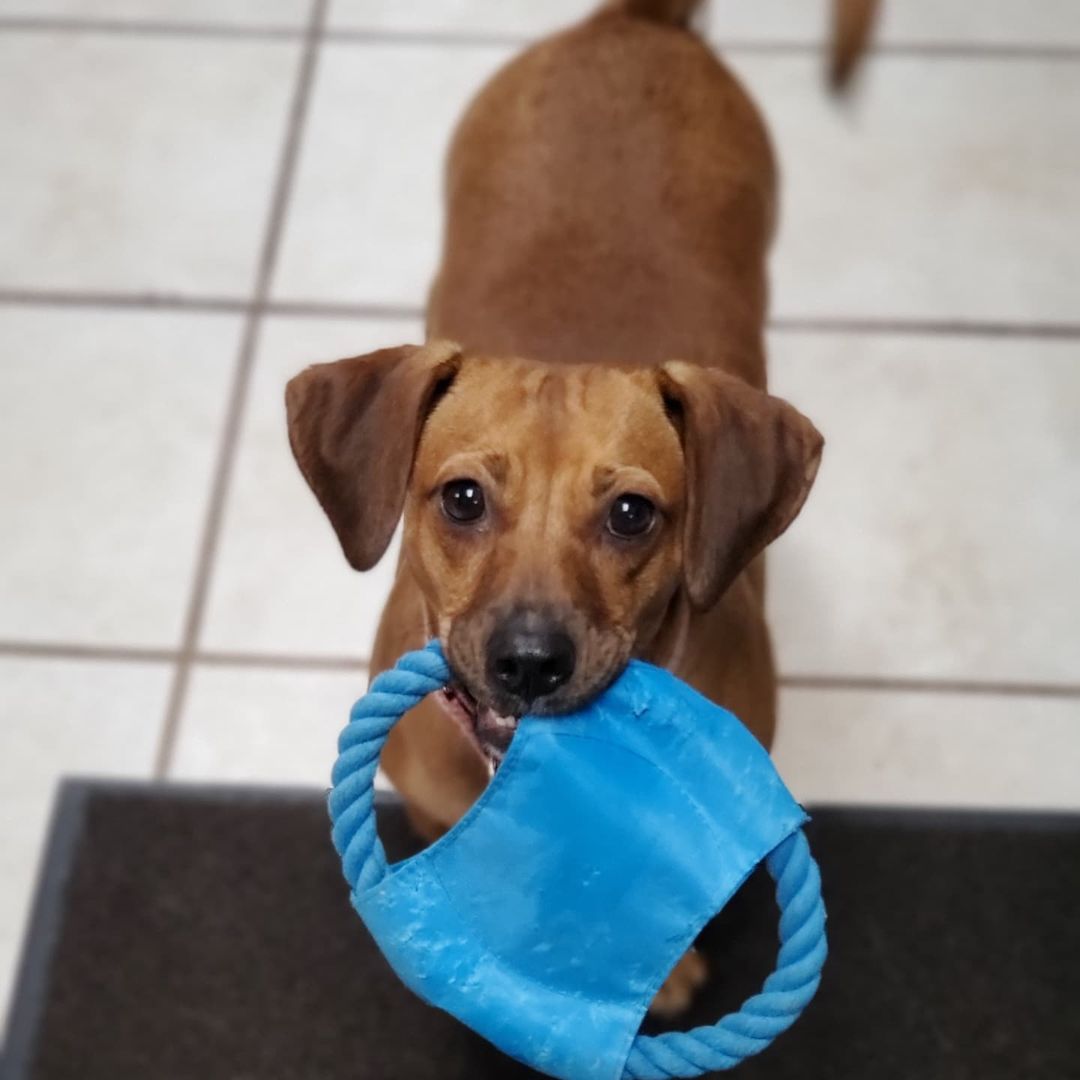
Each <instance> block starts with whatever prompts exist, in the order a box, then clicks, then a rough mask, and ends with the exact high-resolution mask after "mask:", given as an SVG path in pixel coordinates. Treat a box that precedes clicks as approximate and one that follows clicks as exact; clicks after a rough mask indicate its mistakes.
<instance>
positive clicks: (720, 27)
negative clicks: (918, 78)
mask: <svg viewBox="0 0 1080 1080" xmlns="http://www.w3.org/2000/svg"><path fill="white" fill-rule="evenodd" d="M114 2H115V0H114ZM597 7H599V3H598V2H590V0H548V2H547V3H543V4H538V3H535V2H534V0H502V2H500V3H498V4H491V3H488V2H486V0H419V2H416V0H414V2H413V3H410V4H402V3H397V2H395V0H334V4H333V7H332V9H331V15H330V25H331V26H332V27H335V28H348V29H364V30H370V29H394V30H412V31H432V30H443V31H446V30H450V31H459V32H470V33H490V34H522V35H526V36H530V37H532V36H536V35H540V34H545V33H548V32H549V31H552V30H556V29H559V28H561V27H563V26H566V25H568V24H570V23H572V22H576V21H577V20H578V19H581V18H583V17H584V16H585V15H587V14H588V13H589V12H591V11H593V10H595V9H596V8H597ZM881 7H882V10H881V22H880V25H879V28H878V37H879V40H880V41H882V42H884V43H887V44H927V43H931V44H942V43H965V44H982V45H986V44H993V45H1021V44H1023V45H1063V44H1078V43H1080V6H1078V5H1077V4H1076V3H1075V0H1034V2H1025V0H980V2H979V3H978V4H972V3H964V2H963V0H945V2H942V0H892V2H890V0H883V3H882V5H881ZM704 25H705V26H706V27H707V32H708V34H709V36H710V37H711V38H713V39H715V40H717V41H719V42H721V43H723V42H724V41H731V42H754V43H760V42H798V43H818V42H821V41H823V40H824V38H825V36H826V34H827V33H828V28H829V0H765V2H764V3H745V2H743V0H712V2H711V3H708V4H706V17H705V19H704Z"/></svg>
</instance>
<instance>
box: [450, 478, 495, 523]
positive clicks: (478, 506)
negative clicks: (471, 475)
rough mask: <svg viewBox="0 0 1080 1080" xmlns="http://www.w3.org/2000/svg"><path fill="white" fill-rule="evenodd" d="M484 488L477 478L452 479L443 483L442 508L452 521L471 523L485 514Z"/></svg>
mask: <svg viewBox="0 0 1080 1080" xmlns="http://www.w3.org/2000/svg"><path fill="white" fill-rule="evenodd" d="M485 505H486V504H485V503H484V489H483V488H482V487H481V486H480V485H479V484H478V483H477V482H476V481H475V480H451V481H450V482H449V483H448V484H444V485H443V489H442V508H443V512H444V513H445V514H446V516H447V517H448V518H449V519H450V520H451V521H456V522H458V524H460V525H470V524H472V523H473V522H474V521H479V520H480V519H481V518H482V517H483V516H484V509H485Z"/></svg>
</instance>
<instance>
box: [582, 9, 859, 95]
mask: <svg viewBox="0 0 1080 1080" xmlns="http://www.w3.org/2000/svg"><path fill="white" fill-rule="evenodd" d="M705 2H706V0H606V3H604V4H603V6H602V7H601V8H600V10H601V11H615V12H619V13H620V14H623V15H632V16H637V17H638V18H641V19H652V20H653V21H654V22H664V23H671V24H672V25H674V26H688V25H689V24H690V19H691V17H692V16H693V14H694V11H695V10H696V9H697V8H699V7H701V5H702V4H703V3H705ZM746 2H747V3H752V2H753V0H746ZM877 9H878V0H832V32H831V34H830V37H829V84H830V86H832V88H833V89H834V90H843V89H844V88H845V87H847V86H848V84H849V83H850V82H851V77H852V75H854V73H855V69H856V68H857V67H858V66H859V61H860V60H861V59H862V56H863V54H864V53H865V52H866V50H867V47H868V46H869V44H870V38H871V35H872V34H873V30H874V23H875V22H876V21H877Z"/></svg>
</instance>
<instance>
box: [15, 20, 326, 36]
mask: <svg viewBox="0 0 1080 1080" xmlns="http://www.w3.org/2000/svg"><path fill="white" fill-rule="evenodd" d="M5 32H14V33H45V34H113V35H120V36H127V37H134V36H147V37H186V38H192V37H196V38H199V37H201V38H223V39H231V40H250V41H266V40H284V41H296V40H298V39H302V38H303V37H304V35H305V30H304V27H303V26H302V25H296V26H290V25H288V24H287V23H263V24H261V25H260V24H258V23H253V24H251V25H247V26H245V25H242V24H240V23H224V22H222V23H214V22H198V21H194V22H184V21H180V20H176V19H161V20H157V19H116V18H112V19H110V18H93V17H91V18H79V17H71V16H62V15H61V16H57V17H56V18H50V17H49V16H47V15H9V16H5V17H3V18H0V33H5Z"/></svg>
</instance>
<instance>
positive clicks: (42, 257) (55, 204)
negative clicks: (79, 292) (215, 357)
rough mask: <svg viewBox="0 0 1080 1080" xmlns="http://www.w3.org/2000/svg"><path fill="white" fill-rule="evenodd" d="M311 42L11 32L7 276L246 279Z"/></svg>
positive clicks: (3, 266) (143, 282)
mask: <svg viewBox="0 0 1080 1080" xmlns="http://www.w3.org/2000/svg"><path fill="white" fill-rule="evenodd" d="M299 49H300V44H299V41H285V42H280V41H258V42H248V41H241V40H211V39H206V38H182V37H154V36H151V37H145V36H139V35H136V36H129V35H109V34H98V33H93V34H72V33H56V34H53V33H34V34H29V33H8V34H4V35H0V70H2V71H3V72H4V79H5V82H6V84H7V85H8V86H14V87H18V88H19V92H18V93H8V94H4V95H0V130H2V131H3V132H4V168H3V169H2V170H0V233H2V234H3V236H4V243H3V244H2V245H0V287H7V288H14V287H18V288H49V289H91V290H99V291H100V290H106V291H107V290H137V291H157V292H174V291H175V292H184V293H193V294H200V295H207V294H211V295H213V294H228V295H233V296H247V295H249V294H250V292H251V288H252V284H253V280H254V274H255V266H256V259H257V255H258V249H259V245H260V243H261V239H262V234H263V231H264V228H265V223H266V215H267V210H268V207H269V204H270V190H271V185H272V182H273V178H274V173H275V169H276V165H277V160H278V156H279V152H280V148H281V144H282V139H283V131H284V125H285V118H286V111H287V106H288V102H289V97H290V94H291V90H292V86H293V84H294V82H295V75H296V65H297V60H298V57H299Z"/></svg>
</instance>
